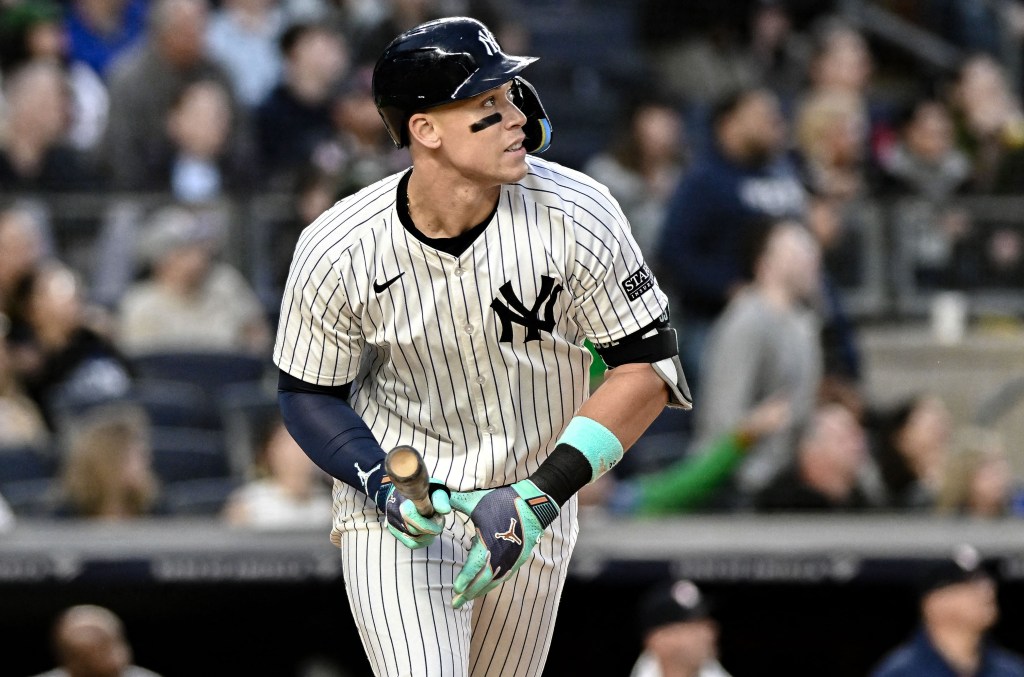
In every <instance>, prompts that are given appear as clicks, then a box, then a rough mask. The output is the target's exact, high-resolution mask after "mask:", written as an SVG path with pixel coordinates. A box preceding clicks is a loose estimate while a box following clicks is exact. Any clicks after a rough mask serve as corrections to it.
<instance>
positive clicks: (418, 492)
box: [384, 445, 434, 517]
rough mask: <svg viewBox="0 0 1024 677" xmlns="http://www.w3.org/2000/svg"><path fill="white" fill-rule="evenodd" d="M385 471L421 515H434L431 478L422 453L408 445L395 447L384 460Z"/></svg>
mask: <svg viewBox="0 0 1024 677" xmlns="http://www.w3.org/2000/svg"><path fill="white" fill-rule="evenodd" d="M384 470H385V471H386V472H387V474H388V476H389V477H391V482H392V484H394V485H395V488H396V489H398V490H399V491H400V492H402V495H403V496H405V497H406V498H408V499H409V500H410V501H412V503H413V505H415V506H416V510H418V511H419V513H420V514H421V515H423V516H424V517H431V516H432V515H433V514H434V506H433V504H432V503H431V502H430V493H429V485H430V477H429V476H428V475H427V467H426V466H425V465H424V464H423V457H422V456H420V452H418V451H416V450H415V449H413V448H412V447H410V446H407V445H401V446H398V447H395V448H394V449H392V450H391V451H389V452H388V454H387V456H386V457H385V458H384Z"/></svg>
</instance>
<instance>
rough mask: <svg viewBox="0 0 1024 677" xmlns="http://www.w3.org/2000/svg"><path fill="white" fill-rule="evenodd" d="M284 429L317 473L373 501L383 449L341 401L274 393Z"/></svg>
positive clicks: (281, 391)
mask: <svg viewBox="0 0 1024 677" xmlns="http://www.w3.org/2000/svg"><path fill="white" fill-rule="evenodd" d="M277 399H278V405H279V406H280V409H281V415H282V418H283V419H284V423H285V427H286V428H287V429H288V432H289V433H290V434H291V436H292V438H294V439H295V442H296V443H297V444H298V445H299V447H301V448H302V450H303V451H304V452H305V453H306V455H307V456H309V458H310V460H312V461H313V463H315V464H316V465H317V466H318V467H319V468H320V469H321V470H323V471H324V472H326V473H327V474H329V475H331V476H332V477H334V478H336V479H339V480H341V481H342V482H345V483H346V484H349V485H351V486H353V487H355V488H356V489H359V490H360V491H362V492H363V493H365V494H366V495H367V496H369V497H370V498H371V499H374V500H376V498H377V493H378V491H379V490H380V487H381V481H382V479H383V478H384V474H385V473H384V456H385V454H384V450H383V449H382V448H381V446H380V444H379V443H378V442H377V440H376V438H374V436H373V433H371V432H370V429H369V427H367V425H366V423H365V422H364V421H363V420H362V418H360V417H359V414H357V413H356V412H355V411H354V410H353V409H352V407H350V406H349V404H348V402H346V401H345V400H344V399H343V398H340V397H336V396H333V395H327V394H322V393H314V392H297V391H295V390H285V389H280V388H279V390H278V397H277Z"/></svg>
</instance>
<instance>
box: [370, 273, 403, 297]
mask: <svg viewBox="0 0 1024 677" xmlns="http://www.w3.org/2000/svg"><path fill="white" fill-rule="evenodd" d="M403 275H405V271H402V272H401V273H399V274H398V275H395V276H394V277H393V278H391V279H390V280H388V281H387V282H384V283H380V282H374V283H373V291H374V293H377V294H379V293H381V292H382V291H384V290H385V289H387V288H388V287H390V286H391V285H393V284H394V283H395V282H397V281H398V278H400V277H402V276H403Z"/></svg>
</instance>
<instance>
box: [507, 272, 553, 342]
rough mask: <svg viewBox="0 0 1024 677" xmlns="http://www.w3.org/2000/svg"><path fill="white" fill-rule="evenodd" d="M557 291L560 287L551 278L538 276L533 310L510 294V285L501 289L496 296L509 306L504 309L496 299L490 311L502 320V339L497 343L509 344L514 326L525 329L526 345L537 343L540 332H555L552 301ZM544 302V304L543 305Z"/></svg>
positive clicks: (513, 294)
mask: <svg viewBox="0 0 1024 677" xmlns="http://www.w3.org/2000/svg"><path fill="white" fill-rule="evenodd" d="M560 291H562V285H560V284H558V285H556V284H555V279H554V278H553V277H548V276H547V275H541V276H540V292H539V293H538V294H537V300H536V301H534V302H533V307H532V308H527V307H526V306H525V305H523V302H522V301H520V300H519V298H518V297H517V296H516V293H515V292H514V291H512V283H511V282H506V283H505V284H503V285H501V287H499V288H498V292H499V293H500V294H501V295H502V297H503V298H504V299H505V301H507V302H508V305H507V306H506V305H505V304H504V303H502V302H501V301H500V300H499V299H494V300H493V301H491V308H493V309H494V312H495V313H497V314H498V319H499V320H501V336H500V337H499V338H498V342H499V343H511V342H512V325H513V324H521V325H523V326H524V327H526V340H527V341H539V340H540V333H541V332H542V331H546V332H548V333H550V332H551V330H552V329H554V328H555V299H556V298H557V297H558V292H560ZM545 301H547V304H546V305H545V303H544V302H545ZM541 306H544V318H543V319H541V317H540V309H541Z"/></svg>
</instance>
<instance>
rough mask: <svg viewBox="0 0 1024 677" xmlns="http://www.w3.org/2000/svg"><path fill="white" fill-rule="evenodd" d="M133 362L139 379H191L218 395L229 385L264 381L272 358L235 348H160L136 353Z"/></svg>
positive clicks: (216, 396)
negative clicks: (192, 349) (216, 350)
mask: <svg viewBox="0 0 1024 677" xmlns="http://www.w3.org/2000/svg"><path fill="white" fill-rule="evenodd" d="M132 365H133V366H134V368H135V372H136V376H137V377H138V378H139V379H145V380H151V379H158V380H163V381H179V382H184V383H191V384H193V385H196V386H199V387H200V388H202V389H203V390H204V391H205V392H207V393H209V394H210V395H212V396H213V397H215V398H219V397H220V394H221V390H222V389H223V388H224V387H225V386H227V385H231V384H234V383H242V382H259V381H261V380H262V379H263V377H264V375H265V374H266V373H267V369H268V366H269V361H268V360H266V359H265V358H262V357H255V356H253V355H248V354H244V353H236V352H206V351H197V352H191V351H160V352H150V353H142V354H139V355H136V356H134V357H133V358H132Z"/></svg>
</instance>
